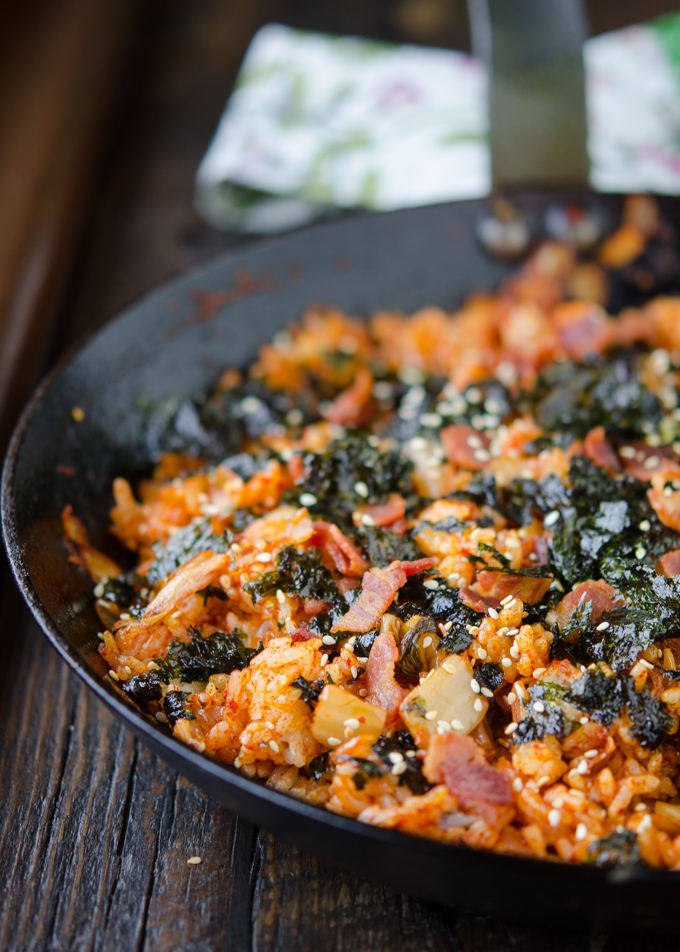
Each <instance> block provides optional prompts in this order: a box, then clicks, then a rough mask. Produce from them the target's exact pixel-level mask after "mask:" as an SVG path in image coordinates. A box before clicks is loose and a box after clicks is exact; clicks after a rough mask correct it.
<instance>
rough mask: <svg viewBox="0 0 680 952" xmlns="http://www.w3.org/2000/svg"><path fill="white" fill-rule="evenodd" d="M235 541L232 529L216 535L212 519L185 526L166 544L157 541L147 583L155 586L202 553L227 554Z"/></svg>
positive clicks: (147, 574) (147, 575)
mask: <svg viewBox="0 0 680 952" xmlns="http://www.w3.org/2000/svg"><path fill="white" fill-rule="evenodd" d="M231 540H232V536H231V533H230V532H229V531H228V530H227V531H225V532H221V533H218V534H214V533H213V531H212V526H211V525H210V520H209V519H204V520H201V521H198V522H196V521H194V522H190V523H189V525H188V526H182V528H181V529H178V530H177V532H175V534H174V535H171V536H170V538H169V539H168V541H167V542H166V543H165V544H163V543H162V542H157V543H156V544H155V545H154V547H153V551H154V554H155V556H156V558H155V560H154V561H153V562H152V564H151V567H150V569H149V570H148V572H147V573H146V579H147V582H149V583H150V584H151V585H154V584H155V583H156V582H159V581H161V580H162V579H164V578H167V576H168V575H170V574H171V573H172V572H174V571H175V569H178V568H179V567H180V565H184V563H185V562H188V561H189V559H191V558H193V557H194V556H195V555H198V554H199V553H200V552H206V551H207V550H208V549H212V551H213V552H226V550H227V549H228V548H229V545H230V544H231Z"/></svg>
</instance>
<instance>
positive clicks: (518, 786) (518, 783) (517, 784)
mask: <svg viewBox="0 0 680 952" xmlns="http://www.w3.org/2000/svg"><path fill="white" fill-rule="evenodd" d="M511 786H512V789H513V790H514V791H515V793H519V792H520V790H522V788H523V787H524V784H523V783H522V778H521V777H515V779H514V780H513V781H512V784H511Z"/></svg>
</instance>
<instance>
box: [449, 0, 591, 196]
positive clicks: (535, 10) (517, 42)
mask: <svg viewBox="0 0 680 952" xmlns="http://www.w3.org/2000/svg"><path fill="white" fill-rule="evenodd" d="M468 11H469V18H470V31H471V34H472V46H473V49H474V52H475V54H476V55H477V56H478V57H479V58H480V59H482V60H483V61H484V62H485V63H486V64H487V69H488V74H489V106H490V109H489V115H490V142H491V164H492V178H493V186H494V191H499V190H503V189H504V188H506V187H513V186H529V185H531V186H534V185H539V186H564V185H577V186H585V185H586V183H587V179H588V154H587V151H586V137H587V126H586V94H585V74H584V68H583V54H582V49H583V43H584V40H585V39H586V38H587V35H588V27H587V20H586V14H585V10H584V7H583V3H582V0H468Z"/></svg>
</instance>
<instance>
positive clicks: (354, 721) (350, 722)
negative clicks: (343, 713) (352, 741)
mask: <svg viewBox="0 0 680 952" xmlns="http://www.w3.org/2000/svg"><path fill="white" fill-rule="evenodd" d="M343 724H344V726H345V727H351V729H352V730H353V731H356V730H358V729H359V727H360V724H359V719H358V718H356V717H348V718H347V719H346V720H344V721H343Z"/></svg>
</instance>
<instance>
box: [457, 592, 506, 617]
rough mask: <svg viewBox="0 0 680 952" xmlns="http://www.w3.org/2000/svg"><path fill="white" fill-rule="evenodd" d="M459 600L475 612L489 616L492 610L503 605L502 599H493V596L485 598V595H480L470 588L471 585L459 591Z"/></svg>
mask: <svg viewBox="0 0 680 952" xmlns="http://www.w3.org/2000/svg"><path fill="white" fill-rule="evenodd" d="M458 598H460V600H461V602H463V604H464V605H467V607H468V608H471V609H472V610H473V611H474V612H483V613H484V614H485V615H488V613H489V609H490V608H498V607H499V606H500V604H501V602H500V599H498V598H493V596H489V597H485V596H484V595H480V594H479V592H476V591H475V590H474V589H473V588H470V586H469V585H465V586H464V587H463V588H460V589H458Z"/></svg>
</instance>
